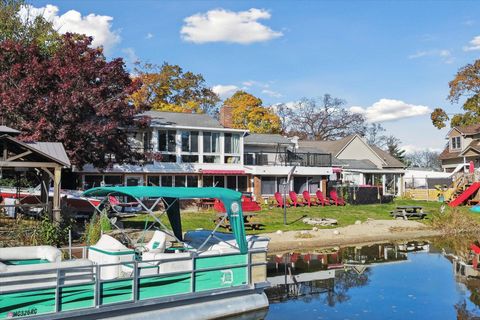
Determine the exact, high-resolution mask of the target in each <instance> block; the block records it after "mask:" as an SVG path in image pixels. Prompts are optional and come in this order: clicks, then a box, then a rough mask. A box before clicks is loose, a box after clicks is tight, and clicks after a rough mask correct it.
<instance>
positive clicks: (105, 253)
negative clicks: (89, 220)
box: [88, 234, 135, 280]
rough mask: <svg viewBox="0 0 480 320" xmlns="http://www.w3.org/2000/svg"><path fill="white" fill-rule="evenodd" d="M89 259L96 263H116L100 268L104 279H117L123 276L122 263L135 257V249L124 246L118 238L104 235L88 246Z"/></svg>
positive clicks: (101, 276)
mask: <svg viewBox="0 0 480 320" xmlns="http://www.w3.org/2000/svg"><path fill="white" fill-rule="evenodd" d="M88 259H89V260H91V261H93V262H94V263H96V264H99V265H103V264H114V263H118V264H119V265H113V266H107V267H101V268H100V278H101V279H102V280H111V279H116V278H118V277H120V276H122V265H120V264H121V263H124V262H131V261H133V260H134V259H135V251H134V250H132V249H129V248H127V247H126V246H124V245H123V244H122V243H121V242H120V241H118V240H117V239H115V238H113V237H111V236H109V235H106V234H104V235H102V237H101V238H100V240H98V242H97V243H96V244H95V245H93V246H91V247H89V248H88Z"/></svg>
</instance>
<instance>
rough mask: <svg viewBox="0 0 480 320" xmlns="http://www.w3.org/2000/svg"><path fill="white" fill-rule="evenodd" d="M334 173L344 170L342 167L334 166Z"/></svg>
mask: <svg viewBox="0 0 480 320" xmlns="http://www.w3.org/2000/svg"><path fill="white" fill-rule="evenodd" d="M332 171H333V173H340V172H342V168H332Z"/></svg>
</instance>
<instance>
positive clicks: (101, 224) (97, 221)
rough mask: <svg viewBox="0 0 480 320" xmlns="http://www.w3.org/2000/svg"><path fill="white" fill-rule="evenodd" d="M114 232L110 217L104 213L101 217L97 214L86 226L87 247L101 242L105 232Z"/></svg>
mask: <svg viewBox="0 0 480 320" xmlns="http://www.w3.org/2000/svg"><path fill="white" fill-rule="evenodd" d="M111 230H112V224H111V223H110V219H108V215H107V213H106V212H105V211H103V212H102V213H101V214H100V215H98V214H97V212H95V213H94V214H93V216H92V218H91V219H90V222H89V223H87V225H86V226H85V237H84V239H83V240H84V242H85V243H86V244H87V245H92V244H95V243H97V242H98V240H100V237H101V236H102V233H103V232H108V231H111Z"/></svg>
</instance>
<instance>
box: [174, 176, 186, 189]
mask: <svg viewBox="0 0 480 320" xmlns="http://www.w3.org/2000/svg"><path fill="white" fill-rule="evenodd" d="M175 187H185V176H175Z"/></svg>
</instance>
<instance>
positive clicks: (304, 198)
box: [302, 190, 317, 207]
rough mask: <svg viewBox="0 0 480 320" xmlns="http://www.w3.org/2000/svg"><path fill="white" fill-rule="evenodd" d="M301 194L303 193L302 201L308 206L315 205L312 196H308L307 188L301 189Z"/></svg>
mask: <svg viewBox="0 0 480 320" xmlns="http://www.w3.org/2000/svg"><path fill="white" fill-rule="evenodd" d="M302 195H303V201H306V202H307V205H308V206H309V207H311V206H316V205H317V203H316V202H315V201H314V200H313V199H312V197H310V193H308V191H307V190H305V191H303V192H302Z"/></svg>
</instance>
